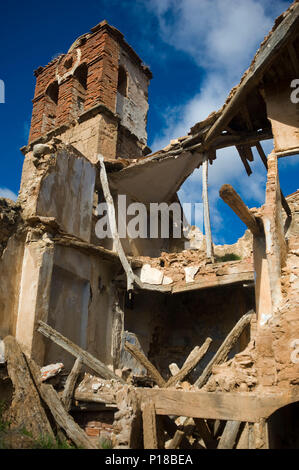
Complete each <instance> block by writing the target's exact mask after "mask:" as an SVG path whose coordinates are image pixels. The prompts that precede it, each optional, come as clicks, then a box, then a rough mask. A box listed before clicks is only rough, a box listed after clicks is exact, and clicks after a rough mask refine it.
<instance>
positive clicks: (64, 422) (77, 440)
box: [27, 357, 97, 449]
mask: <svg viewBox="0 0 299 470" xmlns="http://www.w3.org/2000/svg"><path fill="white" fill-rule="evenodd" d="M27 363H28V366H29V369H30V372H31V375H32V378H33V380H34V382H35V386H36V387H37V388H38V391H39V393H40V396H41V397H42V399H43V401H44V402H45V403H46V405H47V407H48V408H49V410H50V412H51V414H52V416H53V418H54V420H55V422H56V424H57V425H58V432H60V429H63V430H64V431H65V434H66V435H67V436H68V437H69V439H71V440H72V441H73V443H74V444H75V445H76V446H77V447H79V448H84V449H96V448H97V447H96V446H95V445H94V444H93V443H92V442H91V441H90V439H89V438H88V437H87V435H86V434H85V432H84V431H83V429H81V428H80V426H79V425H78V424H77V423H76V422H75V421H74V420H73V418H72V416H71V415H69V414H68V412H67V411H66V409H65V408H64V406H63V404H62V402H61V400H60V398H59V396H58V393H57V392H56V391H55V390H54V388H53V386H52V385H48V384H44V383H42V382H41V380H40V370H39V367H38V366H37V364H36V363H35V361H34V360H33V359H31V358H28V357H27Z"/></svg>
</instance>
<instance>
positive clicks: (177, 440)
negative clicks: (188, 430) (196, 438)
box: [167, 430, 185, 449]
mask: <svg viewBox="0 0 299 470" xmlns="http://www.w3.org/2000/svg"><path fill="white" fill-rule="evenodd" d="M184 436H185V433H184V432H183V431H179V430H178V431H176V432H175V435H174V436H173V438H172V439H171V441H170V442H169V444H168V446H167V449H178V448H179V447H180V444H181V443H182V440H183V438H184Z"/></svg>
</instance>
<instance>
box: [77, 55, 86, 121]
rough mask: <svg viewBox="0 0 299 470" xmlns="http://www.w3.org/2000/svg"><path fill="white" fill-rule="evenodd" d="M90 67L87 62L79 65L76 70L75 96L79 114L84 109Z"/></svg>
mask: <svg viewBox="0 0 299 470" xmlns="http://www.w3.org/2000/svg"><path fill="white" fill-rule="evenodd" d="M87 75H88V67H87V65H86V64H85V63H83V64H81V65H79V67H77V68H76V70H75V72H74V97H75V107H76V114H77V115H78V116H79V115H80V114H81V113H82V112H83V111H84V105H85V99H86V91H87Z"/></svg>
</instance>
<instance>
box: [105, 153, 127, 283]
mask: <svg viewBox="0 0 299 470" xmlns="http://www.w3.org/2000/svg"><path fill="white" fill-rule="evenodd" d="M98 159H99V162H100V168H101V170H100V179H101V184H102V189H103V194H104V198H105V201H106V203H107V207H108V210H107V212H108V220H109V224H110V230H111V235H112V238H113V240H114V244H115V248H116V251H117V254H118V256H119V259H120V262H121V264H122V266H123V268H124V271H125V273H126V276H127V290H128V291H131V290H133V288H134V282H135V280H136V276H135V274H134V273H133V270H132V268H131V265H130V263H129V261H128V259H127V257H126V254H125V252H124V249H123V247H122V244H121V241H120V236H119V233H118V230H117V223H116V215H115V207H114V202H113V197H112V196H111V192H110V188H109V183H108V177H107V172H106V168H105V163H104V157H103V155H100V154H99V155H98Z"/></svg>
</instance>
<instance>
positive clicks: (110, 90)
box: [29, 26, 120, 142]
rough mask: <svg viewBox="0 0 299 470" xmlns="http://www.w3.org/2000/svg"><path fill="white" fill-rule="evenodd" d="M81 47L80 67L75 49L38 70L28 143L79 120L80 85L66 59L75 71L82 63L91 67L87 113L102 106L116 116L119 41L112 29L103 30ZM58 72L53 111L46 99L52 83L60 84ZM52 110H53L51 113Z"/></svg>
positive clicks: (86, 100) (88, 81)
mask: <svg viewBox="0 0 299 470" xmlns="http://www.w3.org/2000/svg"><path fill="white" fill-rule="evenodd" d="M78 47H79V48H80V50H81V58H80V62H79V63H77V62H78V55H77V48H76V49H74V50H73V51H72V52H71V53H69V54H67V55H66V56H63V57H60V58H57V59H56V60H54V61H53V62H51V63H50V64H49V65H47V66H46V67H44V68H43V69H42V68H40V69H38V70H37V72H36V76H37V79H36V88H35V95H34V100H33V112H32V121H31V129H30V137H29V142H32V141H33V140H35V139H37V138H39V137H41V136H42V135H43V134H45V133H47V132H49V131H50V130H52V129H54V128H55V127H59V126H61V125H64V124H68V123H69V122H70V121H72V120H74V119H75V118H77V117H78V113H79V110H78V106H77V97H78V83H77V81H76V79H75V78H74V77H73V76H72V74H70V73H71V72H74V70H72V65H71V67H70V70H68V69H67V68H65V67H64V64H65V61H66V59H70V61H71V62H72V61H73V62H72V64H73V65H74V64H76V68H77V66H79V65H80V64H82V63H86V64H87V66H88V75H87V90H86V93H85V103H84V110H85V111H87V110H88V109H90V108H93V107H94V106H95V105H96V104H99V103H102V104H104V105H105V106H106V107H107V108H109V109H110V110H111V111H112V112H115V110H116V94H117V81H118V62H119V48H120V46H119V44H118V42H117V40H116V39H115V38H114V37H113V34H112V33H111V31H110V30H109V27H107V28H106V27H105V26H104V27H102V28H100V30H99V31H96V32H94V33H93V34H92V35H91V36H90V37H89V38H88V39H87V40H86V42H85V43H84V44H81V45H79V46H78ZM57 72H58V74H59V76H60V77H61V78H62V79H61V80H60V83H59V99H58V104H57V107H56V109H54V108H53V106H52V103H50V102H49V99H48V96H47V95H46V90H47V88H48V86H49V85H50V84H51V83H53V82H55V80H57ZM65 75H66V76H65ZM49 106H50V107H51V106H52V108H51V109H50V108H49ZM53 115H55V119H53V118H52V117H51V116H53Z"/></svg>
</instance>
